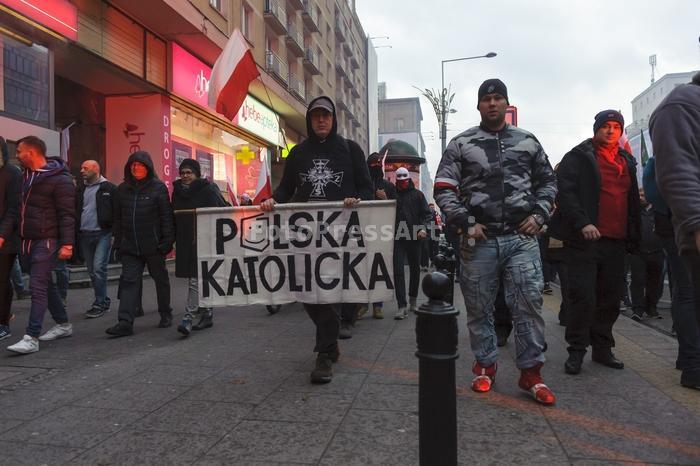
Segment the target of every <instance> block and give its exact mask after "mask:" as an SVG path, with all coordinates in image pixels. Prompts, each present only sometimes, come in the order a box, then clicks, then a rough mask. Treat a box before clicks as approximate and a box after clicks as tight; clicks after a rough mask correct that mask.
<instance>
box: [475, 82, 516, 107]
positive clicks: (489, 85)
mask: <svg viewBox="0 0 700 466" xmlns="http://www.w3.org/2000/svg"><path fill="white" fill-rule="evenodd" d="M486 94H501V95H502V96H503V97H505V98H506V102H507V103H508V105H510V102H508V88H507V87H506V85H505V84H504V83H503V81H501V80H500V79H497V78H491V79H487V80H486V81H484V82H483V83H481V86H479V100H477V101H476V108H479V102H481V99H482V98H483V97H484V96H485V95H486Z"/></svg>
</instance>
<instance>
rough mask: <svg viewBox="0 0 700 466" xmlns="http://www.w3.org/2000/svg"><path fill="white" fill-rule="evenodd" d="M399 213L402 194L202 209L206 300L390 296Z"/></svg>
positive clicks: (213, 303)
mask: <svg viewBox="0 0 700 466" xmlns="http://www.w3.org/2000/svg"><path fill="white" fill-rule="evenodd" d="M395 214H396V202H395V201H370V202H368V201H363V202H360V203H359V204H357V205H355V206H353V207H344V206H343V203H342V202H323V203H321V202H319V203H304V204H277V205H275V210H274V211H272V212H262V211H261V210H260V209H259V208H258V207H257V206H252V207H221V208H205V209H197V210H196V215H197V260H198V271H199V300H200V301H199V302H200V304H199V305H200V306H202V307H221V306H240V305H250V304H284V303H290V302H295V301H296V302H302V303H317V304H327V303H371V302H379V301H389V300H391V299H392V298H393V297H394V267H393V253H394V217H395Z"/></svg>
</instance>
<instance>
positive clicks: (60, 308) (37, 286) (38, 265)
mask: <svg viewBox="0 0 700 466" xmlns="http://www.w3.org/2000/svg"><path fill="white" fill-rule="evenodd" d="M23 243H24V244H23V245H22V251H24V252H25V254H27V256H28V257H27V261H28V264H29V287H30V290H31V292H32V305H31V308H30V311H29V325H28V326H27V335H29V336H32V337H38V336H39V335H40V334H41V326H42V324H43V323H44V314H46V309H47V308H48V309H49V312H50V313H51V317H53V320H54V321H55V322H56V323H57V324H65V323H66V322H68V314H66V307H65V306H64V305H63V301H62V300H61V296H60V295H59V293H58V289H57V288H56V285H55V284H54V282H53V280H52V279H51V278H52V277H51V272H52V271H53V269H54V268H56V264H57V256H58V249H59V248H58V241H57V240H55V239H41V240H31V241H30V240H24V241H23Z"/></svg>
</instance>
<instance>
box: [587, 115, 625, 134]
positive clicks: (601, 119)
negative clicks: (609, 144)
mask: <svg viewBox="0 0 700 466" xmlns="http://www.w3.org/2000/svg"><path fill="white" fill-rule="evenodd" d="M606 121H617V122H618V123H620V126H622V129H624V128H625V119H624V118H623V117H622V113H620V112H618V111H617V110H603V111H602V112H598V114H597V115H596V116H595V123H593V134H595V133H597V132H598V130H599V129H600V128H602V126H603V125H604V124H605V122H606Z"/></svg>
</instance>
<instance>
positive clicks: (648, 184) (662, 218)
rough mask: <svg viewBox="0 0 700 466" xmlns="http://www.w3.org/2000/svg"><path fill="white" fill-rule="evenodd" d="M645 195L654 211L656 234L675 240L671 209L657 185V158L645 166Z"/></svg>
mask: <svg viewBox="0 0 700 466" xmlns="http://www.w3.org/2000/svg"><path fill="white" fill-rule="evenodd" d="M642 183H643V185H644V195H645V197H646V198H647V201H649V203H650V204H651V205H652V208H653V209H654V232H655V233H656V235H657V236H658V237H659V238H673V236H674V235H673V222H672V220H671V209H669V208H668V204H666V201H664V200H663V198H662V197H661V193H660V192H659V187H658V184H657V183H656V157H652V158H650V159H649V160H648V161H647V164H646V165H645V166H644V176H643V177H642Z"/></svg>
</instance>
